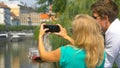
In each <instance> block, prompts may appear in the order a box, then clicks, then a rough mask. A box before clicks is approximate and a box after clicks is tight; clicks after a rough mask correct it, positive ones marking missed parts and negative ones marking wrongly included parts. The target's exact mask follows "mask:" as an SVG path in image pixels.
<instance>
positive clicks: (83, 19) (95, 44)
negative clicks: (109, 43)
mask: <svg viewBox="0 0 120 68" xmlns="http://www.w3.org/2000/svg"><path fill="white" fill-rule="evenodd" d="M72 30H73V39H74V41H75V46H77V47H79V48H83V49H84V50H85V51H86V64H87V66H88V68H89V67H90V68H93V67H94V66H96V65H97V64H100V63H101V61H102V59H103V52H104V39H103V36H102V34H101V30H100V26H99V24H98V23H97V22H96V20H94V19H93V18H92V17H91V16H89V15H84V14H80V15H77V16H76V17H75V19H74V21H73V24H72Z"/></svg>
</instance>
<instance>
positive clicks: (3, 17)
mask: <svg viewBox="0 0 120 68" xmlns="http://www.w3.org/2000/svg"><path fill="white" fill-rule="evenodd" d="M10 22H11V15H10V8H9V7H8V6H7V5H5V4H4V3H0V24H6V25H10Z"/></svg>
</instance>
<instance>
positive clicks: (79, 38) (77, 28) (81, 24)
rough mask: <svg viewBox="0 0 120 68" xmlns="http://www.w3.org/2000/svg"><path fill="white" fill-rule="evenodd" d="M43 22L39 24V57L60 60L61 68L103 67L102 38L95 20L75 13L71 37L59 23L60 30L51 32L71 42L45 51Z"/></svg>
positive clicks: (53, 60) (54, 60)
mask: <svg viewBox="0 0 120 68" xmlns="http://www.w3.org/2000/svg"><path fill="white" fill-rule="evenodd" d="M44 25H45V24H41V28H40V33H39V41H38V49H39V53H40V56H41V59H42V60H44V61H50V62H60V66H61V68H103V67H104V58H105V53H104V39H103V36H102V35H101V31H100V26H99V25H98V24H97V23H96V21H95V20H94V19H93V18H92V17H90V16H88V15H84V14H80V15H77V16H76V17H75V19H74V20H73V23H72V32H73V38H71V37H69V36H68V35H67V31H66V29H65V28H63V27H62V26H61V25H59V27H60V32H58V33H53V34H56V35H59V36H61V37H63V38H64V39H66V40H68V41H70V42H71V45H65V46H61V47H59V48H57V49H56V50H53V51H50V52H47V51H46V50H45V48H44V43H43V36H44V35H45V33H46V32H45V31H46V30H48V29H44V27H43V26H44Z"/></svg>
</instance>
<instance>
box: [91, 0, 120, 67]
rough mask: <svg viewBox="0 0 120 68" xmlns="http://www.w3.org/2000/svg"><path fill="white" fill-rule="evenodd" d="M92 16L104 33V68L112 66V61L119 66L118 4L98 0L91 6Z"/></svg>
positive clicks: (119, 27) (119, 23)
mask: <svg viewBox="0 0 120 68" xmlns="http://www.w3.org/2000/svg"><path fill="white" fill-rule="evenodd" d="M91 9H92V12H93V17H94V18H95V19H96V20H97V22H98V23H99V24H100V25H101V27H102V30H103V32H104V35H105V51H106V55H107V56H106V60H105V66H104V68H112V66H113V64H114V62H115V63H116V64H117V66H118V68H120V20H119V19H118V18H117V17H118V13H119V11H118V6H117V5H116V4H115V2H113V1H112V0H99V1H97V2H95V3H94V4H93V5H92V6H91Z"/></svg>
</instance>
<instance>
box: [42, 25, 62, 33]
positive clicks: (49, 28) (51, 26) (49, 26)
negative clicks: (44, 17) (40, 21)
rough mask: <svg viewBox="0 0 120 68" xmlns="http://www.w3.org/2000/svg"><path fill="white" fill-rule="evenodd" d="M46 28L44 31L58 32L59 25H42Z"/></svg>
mask: <svg viewBox="0 0 120 68" xmlns="http://www.w3.org/2000/svg"><path fill="white" fill-rule="evenodd" d="M45 28H48V30H47V31H46V32H51V33H53V32H60V27H59V26H58V25H44V29H45Z"/></svg>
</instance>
